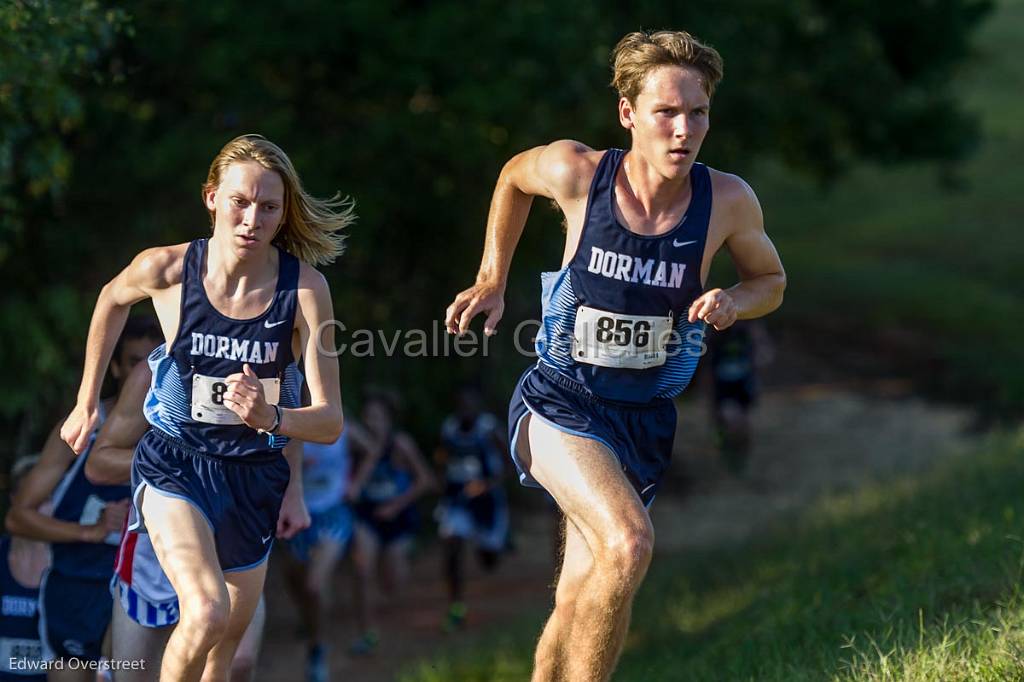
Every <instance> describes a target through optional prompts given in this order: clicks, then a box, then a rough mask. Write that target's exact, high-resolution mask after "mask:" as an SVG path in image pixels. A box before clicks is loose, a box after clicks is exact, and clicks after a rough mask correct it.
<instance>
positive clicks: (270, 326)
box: [263, 320, 288, 329]
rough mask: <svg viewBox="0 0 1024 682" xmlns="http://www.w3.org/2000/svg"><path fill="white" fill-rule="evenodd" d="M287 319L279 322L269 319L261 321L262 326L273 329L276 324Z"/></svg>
mask: <svg viewBox="0 0 1024 682" xmlns="http://www.w3.org/2000/svg"><path fill="white" fill-rule="evenodd" d="M287 321H288V320H281V321H280V322H271V321H270V320H264V321H263V326H264V327H266V328H267V329H273V328H274V327H276V326H277V325H279V324H284V323H285V322H287Z"/></svg>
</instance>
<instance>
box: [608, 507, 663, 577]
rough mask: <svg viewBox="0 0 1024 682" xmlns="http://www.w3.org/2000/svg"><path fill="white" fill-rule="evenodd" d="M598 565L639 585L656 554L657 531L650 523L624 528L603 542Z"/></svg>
mask: <svg viewBox="0 0 1024 682" xmlns="http://www.w3.org/2000/svg"><path fill="white" fill-rule="evenodd" d="M600 542H601V545H600V548H599V550H598V551H597V552H596V553H595V557H594V559H595V561H596V562H597V564H598V565H599V566H600V567H601V568H602V569H603V570H604V571H606V572H608V571H611V572H613V573H615V574H617V575H618V576H620V577H621V578H622V579H624V580H625V581H627V582H633V581H638V580H639V578H641V577H642V576H643V574H644V573H645V572H646V571H647V566H648V565H649V564H650V562H651V555H652V554H653V552H654V529H653V528H652V527H651V524H650V522H647V523H625V524H621V525H620V526H619V527H617V528H616V529H615V530H613V531H612V532H611V533H609V534H608V535H607V536H606V537H604V538H602V539H601V541H600Z"/></svg>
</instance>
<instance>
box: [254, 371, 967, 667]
mask: <svg viewBox="0 0 1024 682" xmlns="http://www.w3.org/2000/svg"><path fill="white" fill-rule="evenodd" d="M804 366H806V365H804ZM774 373H775V372H773V374H774ZM792 376H793V375H792V374H790V375H789V377H790V379H789V382H788V385H784V386H777V387H776V388H772V389H769V390H766V391H765V392H764V395H763V396H762V399H761V402H760V405H759V406H758V408H757V410H756V412H755V415H754V432H755V434H756V441H755V446H754V451H753V453H752V456H751V463H750V467H749V472H748V474H747V475H746V476H745V477H744V478H743V479H742V480H737V479H734V478H732V477H730V476H728V475H727V474H726V473H724V471H723V470H722V468H721V467H720V465H719V463H718V461H717V459H716V456H715V449H714V446H713V441H712V435H711V432H710V429H709V424H708V422H709V420H708V409H707V407H706V402H705V401H704V400H702V399H700V395H698V396H697V399H694V400H690V401H684V402H683V403H681V405H680V422H679V429H678V435H677V441H676V457H675V461H674V462H673V465H672V471H671V472H670V474H669V476H668V478H667V480H666V482H665V484H664V485H663V486H662V491H663V492H662V493H661V494H659V495H658V499H657V501H656V502H655V504H654V507H653V516H654V527H655V530H656V534H657V540H656V542H657V549H656V553H657V552H658V551H661V552H664V551H678V550H680V549H687V548H709V547H715V546H723V545H728V544H734V543H738V542H742V541H744V540H746V539H748V538H750V537H752V536H754V535H755V534H757V533H758V532H761V531H763V530H765V529H766V528H767V527H769V526H770V525H771V524H772V523H773V522H776V521H777V520H778V519H779V518H780V517H781V516H782V515H785V514H789V513H792V512H793V511H794V510H797V509H800V508H802V507H805V506H807V505H808V504H810V503H812V502H813V501H814V500H815V499H817V498H819V497H820V496H821V495H823V494H826V493H828V492H834V491H840V490H849V489H852V488H855V487H858V486H860V485H863V484H864V483H866V482H869V481H877V480H885V479H886V478H888V477H891V476H895V475H899V474H906V473H912V472H915V471H922V470H924V469H926V468H929V467H930V466H932V465H933V464H935V463H936V462H937V461H938V460H941V459H943V458H947V457H950V456H955V455H956V454H957V453H958V452H961V451H963V450H964V449H965V448H966V447H968V446H970V444H971V443H972V442H973V441H974V440H975V439H976V436H972V435H971V434H970V433H969V427H970V423H971V419H972V415H971V414H970V412H968V411H967V410H965V409H961V408H954V407H946V406H936V405H932V404H928V403H926V402H924V401H922V400H920V399H917V398H914V397H910V396H907V395H903V394H904V393H905V391H904V389H903V387H901V386H900V385H898V384H892V383H889V384H885V383H879V384H868V383H838V382H834V381H833V382H822V381H820V377H818V378H816V379H812V380H807V378H806V377H805V379H803V380H797V381H796V382H794V381H793V380H792ZM696 393H698V394H699V393H700V391H697V392H696ZM520 497H521V496H520ZM536 497H538V498H539V497H540V496H539V495H537V496H536ZM514 512H517V515H516V516H515V517H514V520H513V523H514V528H515V536H516V544H517V547H518V550H517V551H516V552H515V553H514V554H511V555H510V556H508V557H507V558H506V561H505V562H504V563H503V564H502V565H501V567H500V568H499V570H498V572H497V573H496V574H495V575H493V576H489V577H486V578H482V577H480V573H479V571H477V570H476V569H475V568H473V569H471V570H470V571H469V577H470V582H469V588H468V594H467V602H468V603H469V605H470V614H469V628H468V630H467V631H465V632H463V633H459V634H458V635H444V634H442V632H441V630H440V622H441V616H442V613H443V612H444V609H445V599H444V586H443V583H442V581H441V578H440V558H439V556H438V552H437V547H436V545H432V546H429V547H426V548H424V549H423V550H422V551H420V552H419V553H418V554H417V556H416V557H415V563H414V566H413V578H412V580H411V581H410V585H411V587H410V589H409V592H408V594H407V595H406V597H405V598H404V599H403V600H401V602H399V603H395V604H393V605H391V606H386V607H384V609H383V611H382V612H381V618H380V620H381V635H382V641H381V645H380V647H379V651H378V652H377V653H376V655H374V656H373V657H371V658H367V659H361V660H353V659H351V658H349V657H348V656H346V654H345V653H344V652H345V648H346V647H347V644H348V642H349V641H350V640H351V638H352V634H353V633H352V621H351V617H350V615H349V614H350V610H349V582H348V573H347V570H346V571H342V572H339V574H338V575H337V576H336V580H335V598H334V600H333V601H334V605H333V606H332V608H331V613H330V616H329V618H328V621H329V626H328V629H329V636H328V638H327V642H328V643H329V644H330V645H331V646H332V648H333V649H332V651H331V673H332V674H331V679H332V680H340V681H344V682H378V681H383V680H393V679H395V677H396V675H397V673H398V671H400V670H402V669H403V668H406V667H407V666H409V665H410V663H412V662H414V661H415V660H417V659H421V658H424V657H428V656H431V655H434V654H436V653H438V652H439V651H443V650H450V649H452V648H454V647H457V646H461V645H466V646H471V645H472V644H473V642H475V641H476V640H478V639H479V638H481V637H482V636H486V635H488V634H490V635H493V634H494V633H496V632H498V633H500V631H501V627H502V623H504V622H507V621H508V619H511V618H518V617H521V616H522V615H523V614H530V613H539V612H543V611H544V610H546V609H547V608H548V607H549V604H550V598H551V597H550V594H551V593H550V588H549V584H550V582H551V577H552V575H553V567H552V554H551V533H552V528H553V525H554V522H553V515H552V514H551V513H549V512H547V511H546V510H545V508H544V507H543V506H542V505H540V504H535V505H533V508H532V509H527V510H522V511H519V510H514ZM654 560H655V561H657V560H658V559H657V556H655V559H654ZM270 573H271V575H270V578H269V579H268V588H267V599H268V606H269V612H268V613H269V618H268V624H267V630H266V637H265V644H264V650H263V653H262V655H261V657H260V665H259V669H260V672H259V674H258V676H257V679H258V680H260V681H261V682H293V681H294V682H302V680H303V679H304V663H305V658H304V651H303V649H302V644H301V642H300V639H299V637H298V619H297V618H296V615H295V613H294V610H293V607H292V604H291V602H290V601H289V600H288V597H287V594H286V593H285V591H284V583H283V581H282V580H281V576H280V574H279V572H278V571H277V570H275V566H273V565H272V566H271V570H270ZM539 626H540V622H539V621H538V631H539Z"/></svg>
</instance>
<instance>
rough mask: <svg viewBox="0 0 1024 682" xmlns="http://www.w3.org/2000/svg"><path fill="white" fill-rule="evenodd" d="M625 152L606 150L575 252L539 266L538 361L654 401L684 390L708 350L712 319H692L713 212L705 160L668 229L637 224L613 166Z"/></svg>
mask: <svg viewBox="0 0 1024 682" xmlns="http://www.w3.org/2000/svg"><path fill="white" fill-rule="evenodd" d="M624 156H625V152H624V151H623V150H621V149H610V150H608V152H607V153H605V155H604V156H603V157H602V158H601V161H600V163H599V164H598V167H597V171H596V173H595V174H594V180H593V182H592V184H591V187H590V195H589V197H588V203H587V214H586V218H585V219H584V223H583V232H582V234H581V235H580V242H579V245H578V247H577V249H576V253H575V255H574V256H573V258H572V260H571V261H570V262H569V264H568V265H566V266H565V267H564V268H562V269H561V270H559V271H557V272H545V273H543V274H542V275H541V279H542V283H543V295H542V303H543V318H542V324H541V329H540V331H539V332H538V335H537V353H538V355H539V358H540V362H541V363H543V364H546V365H548V366H550V367H552V368H554V369H555V370H557V371H558V372H559V373H561V374H563V375H565V376H567V377H570V378H572V379H573V380H575V381H576V382H578V383H580V384H582V385H583V387H585V388H586V389H588V390H589V391H591V392H592V393H593V394H594V395H596V396H598V397H600V398H604V399H607V400H614V401H621V402H627V403H648V402H650V401H652V400H655V399H658V398H671V397H673V396H676V395H678V394H680V393H682V391H683V389H685V388H686V385H687V384H688V383H689V382H690V379H691V378H692V376H693V372H694V370H695V369H696V367H697V361H698V360H699V359H700V355H701V352H702V350H703V338H704V323H703V322H701V321H697V322H696V323H693V324H691V323H690V322H688V321H687V313H688V310H689V307H690V305H691V304H692V303H693V301H694V300H695V299H696V298H697V297H699V296H700V295H701V293H702V292H703V285H702V283H701V281H700V268H701V262H702V260H703V258H704V245H705V242H706V240H707V234H708V223H709V221H710V219H711V177H710V173H709V171H708V168H707V166H705V165H704V164H702V163H695V164H694V165H693V167H692V168H691V170H690V187H691V191H692V192H691V199H690V205H689V207H688V208H687V209H686V213H685V214H684V215H683V217H682V219H680V221H679V223H678V224H677V225H676V226H675V227H673V228H672V229H671V230H669V231H668V232H666V233H664V234H660V235H656V236H645V235H640V234H637V233H635V232H631V231H630V230H629V229H627V228H626V227H624V226H623V225H622V224H621V223H620V222H619V221H618V219H617V218H616V216H615V208H614V207H615V176H616V174H617V172H618V170H619V167H620V166H621V164H622V159H623V157H624Z"/></svg>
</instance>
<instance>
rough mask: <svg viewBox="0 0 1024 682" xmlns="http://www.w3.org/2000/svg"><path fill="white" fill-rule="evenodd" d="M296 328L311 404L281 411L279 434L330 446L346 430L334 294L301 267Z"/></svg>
mask: <svg viewBox="0 0 1024 682" xmlns="http://www.w3.org/2000/svg"><path fill="white" fill-rule="evenodd" d="M301 267H302V270H301V271H300V275H299V291H298V310H297V311H296V325H297V327H298V329H299V339H300V343H301V346H302V349H303V353H302V357H303V361H304V363H305V368H306V385H307V386H308V387H309V397H310V404H309V405H308V406H306V407H298V408H290V409H282V410H281V424H280V426H279V427H278V433H281V434H283V435H286V436H289V437H291V438H298V439H300V440H304V441H312V442H314V443H324V444H328V445H329V444H331V443H333V442H334V441H336V440H338V438H339V437H340V436H341V431H342V429H343V428H344V413H343V411H342V407H341V380H340V377H339V376H338V358H337V357H336V356H334V355H333V351H334V350H335V346H334V324H333V315H332V310H333V306H332V304H331V292H330V289H329V288H328V286H327V280H326V279H324V276H323V275H322V274H321V273H320V272H318V271H317V270H316V269H314V268H313V267H311V266H308V265H306V264H302V266H301Z"/></svg>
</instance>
